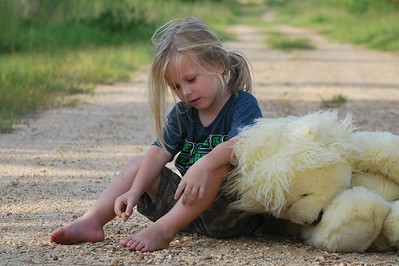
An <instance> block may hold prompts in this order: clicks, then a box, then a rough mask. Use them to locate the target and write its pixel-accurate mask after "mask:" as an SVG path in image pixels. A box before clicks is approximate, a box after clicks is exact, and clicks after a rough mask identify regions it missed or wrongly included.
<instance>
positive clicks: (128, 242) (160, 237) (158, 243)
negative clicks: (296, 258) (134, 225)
mask: <svg viewBox="0 0 399 266" xmlns="http://www.w3.org/2000/svg"><path fill="white" fill-rule="evenodd" d="M165 229H166V230H165ZM175 235H176V233H174V232H173V233H169V232H168V229H167V228H164V227H163V226H162V224H157V223H154V224H152V225H150V226H148V227H147V228H144V229H143V230H141V231H140V232H138V233H136V234H133V235H130V236H128V237H126V238H124V239H122V240H121V241H120V245H121V246H122V247H125V248H128V249H131V250H136V251H142V252H149V251H155V250H160V249H166V248H168V247H169V244H170V242H171V241H172V239H173V238H174V237H175Z"/></svg>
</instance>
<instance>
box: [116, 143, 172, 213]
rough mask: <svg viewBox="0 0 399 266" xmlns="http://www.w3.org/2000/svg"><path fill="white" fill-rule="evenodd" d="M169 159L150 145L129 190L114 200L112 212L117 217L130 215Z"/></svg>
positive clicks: (161, 151) (167, 154)
mask: <svg viewBox="0 0 399 266" xmlns="http://www.w3.org/2000/svg"><path fill="white" fill-rule="evenodd" d="M171 158H172V155H171V154H170V153H169V152H167V151H166V150H164V149H162V148H160V147H158V146H155V145H152V146H150V147H149V148H148V150H147V151H146V152H145V154H144V157H143V160H142V161H141V163H140V167H139V170H138V172H137V174H136V177H135V178H134V181H133V183H132V186H131V188H130V189H129V191H128V192H126V193H125V194H122V195H121V196H119V197H118V198H117V199H116V200H115V203H114V211H115V214H116V215H117V216H119V217H122V218H125V217H126V218H127V217H129V216H130V215H132V213H133V208H134V206H136V205H137V203H138V201H139V199H140V197H141V196H142V195H143V194H144V192H145V191H147V189H148V187H149V186H150V184H151V183H153V182H154V181H155V180H156V178H157V177H158V176H159V174H160V173H161V171H162V169H163V168H164V167H165V165H166V164H167V163H168V162H169V161H170V159H171Z"/></svg>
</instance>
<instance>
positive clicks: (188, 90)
mask: <svg viewBox="0 0 399 266" xmlns="http://www.w3.org/2000/svg"><path fill="white" fill-rule="evenodd" d="M191 92H192V90H191V88H190V86H187V85H185V86H183V94H184V95H185V96H187V95H190V94H191Z"/></svg>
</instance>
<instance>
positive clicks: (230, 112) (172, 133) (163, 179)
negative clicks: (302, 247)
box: [50, 18, 263, 251]
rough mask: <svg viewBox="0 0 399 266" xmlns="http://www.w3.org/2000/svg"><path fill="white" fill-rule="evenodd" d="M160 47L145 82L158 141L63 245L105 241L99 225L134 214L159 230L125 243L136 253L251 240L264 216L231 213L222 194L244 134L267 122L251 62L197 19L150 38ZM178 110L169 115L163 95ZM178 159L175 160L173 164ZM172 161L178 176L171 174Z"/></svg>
mask: <svg viewBox="0 0 399 266" xmlns="http://www.w3.org/2000/svg"><path fill="white" fill-rule="evenodd" d="M153 41H154V44H155V45H156V47H157V50H156V54H155V58H154V61H153V65H152V69H151V78H150V81H149V90H150V104H151V107H152V111H153V115H154V119H155V125H156V131H157V137H158V139H157V141H155V142H154V143H153V145H151V146H150V147H149V148H148V150H147V151H146V152H145V154H144V155H139V156H135V157H133V158H132V159H131V160H130V161H129V162H128V164H127V165H126V166H125V167H124V169H123V170H122V171H121V173H120V174H119V176H118V177H117V178H116V179H115V180H114V182H113V183H112V184H111V185H110V186H109V187H108V188H107V189H106V190H105V191H104V192H103V193H102V194H101V195H100V197H99V198H98V200H97V201H96V202H95V204H94V205H93V206H92V208H91V209H89V210H88V211H87V212H86V213H85V214H84V215H83V216H82V217H80V218H78V219H77V220H75V221H73V222H71V223H70V224H68V225H66V226H64V227H61V228H58V229H56V230H55V231H53V232H52V233H51V236H50V241H51V242H54V243H59V244H73V243H78V242H86V241H88V242H97V241H102V240H104V230H103V226H104V225H105V224H106V223H107V222H109V221H110V220H111V219H113V218H114V217H115V215H116V216H118V217H121V218H123V219H124V220H126V219H128V218H129V217H130V216H131V215H132V213H133V208H134V207H135V206H137V210H138V211H139V212H140V213H142V214H143V215H145V216H146V217H148V218H149V219H151V220H152V221H154V223H153V224H151V225H150V226H149V227H147V228H145V229H143V230H142V231H140V232H138V233H136V234H133V235H131V236H128V237H126V238H125V239H123V240H121V241H120V244H121V245H122V246H123V247H126V248H128V249H131V250H137V251H153V250H159V249H164V248H167V247H168V246H169V244H170V242H171V241H172V239H173V238H174V237H175V236H176V234H177V233H178V232H180V231H185V232H195V233H199V234H203V235H207V236H210V237H218V238H226V237H238V236H249V235H251V234H253V232H254V231H255V230H256V229H257V228H259V227H260V226H261V225H262V224H263V217H262V216H260V215H249V214H245V213H242V212H239V211H236V210H232V209H230V208H229V204H230V203H231V202H232V200H231V199H229V198H227V197H226V196H225V195H224V194H223V193H221V192H220V188H221V185H222V183H223V181H224V179H225V176H226V174H227V173H228V172H229V170H230V163H229V162H230V158H231V156H232V146H233V144H234V142H235V139H236V137H235V136H236V135H237V133H238V131H239V129H240V128H241V127H243V126H246V125H248V124H250V123H252V122H253V121H254V119H256V118H258V117H260V116H261V111H260V108H259V106H258V103H257V101H256V99H255V97H254V96H252V95H251V94H250V93H249V91H250V90H251V73H250V69H249V65H248V63H247V61H246V59H245V57H244V56H243V55H242V54H240V53H238V52H236V51H230V52H229V51H226V50H225V49H224V48H223V46H222V44H221V42H220V40H219V39H218V38H217V36H216V35H215V34H214V33H213V32H212V31H211V30H210V29H209V28H208V27H207V26H206V25H204V24H203V23H202V22H201V21H199V20H198V19H196V18H187V19H185V20H174V21H172V22H170V23H168V24H166V25H165V26H164V27H161V28H160V29H159V30H158V31H157V32H156V33H155V34H154V36H153ZM168 90H170V91H171V92H172V93H173V95H174V96H176V97H177V98H178V99H179V100H180V101H178V102H177V103H176V104H175V106H174V108H173V109H172V110H171V112H170V113H169V114H168V116H167V118H166V119H165V117H164V116H163V114H164V107H165V105H166V96H167V92H168ZM176 155H177V157H176V158H175V156H176ZM173 158H175V165H176V168H177V169H178V170H179V172H180V174H181V176H182V177H180V175H178V174H176V173H174V172H172V171H171V170H170V169H168V168H167V167H165V165H166V164H167V163H168V162H170V161H172V160H173Z"/></svg>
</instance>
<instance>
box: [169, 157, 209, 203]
mask: <svg viewBox="0 0 399 266" xmlns="http://www.w3.org/2000/svg"><path fill="white" fill-rule="evenodd" d="M197 169H198V170H197ZM199 169H201V167H200V163H199V161H198V162H197V163H196V164H195V165H193V166H191V168H190V169H189V170H188V171H187V173H186V174H185V175H184V176H183V178H182V180H181V181H180V184H179V186H178V187H177V190H176V193H175V197H174V198H175V200H178V199H179V198H180V197H181V198H182V203H183V205H186V204H187V205H189V206H191V205H192V204H193V203H194V202H195V201H196V200H201V199H202V198H203V197H204V194H205V190H206V186H207V183H208V178H209V171H206V170H204V168H202V169H201V170H199Z"/></svg>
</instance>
